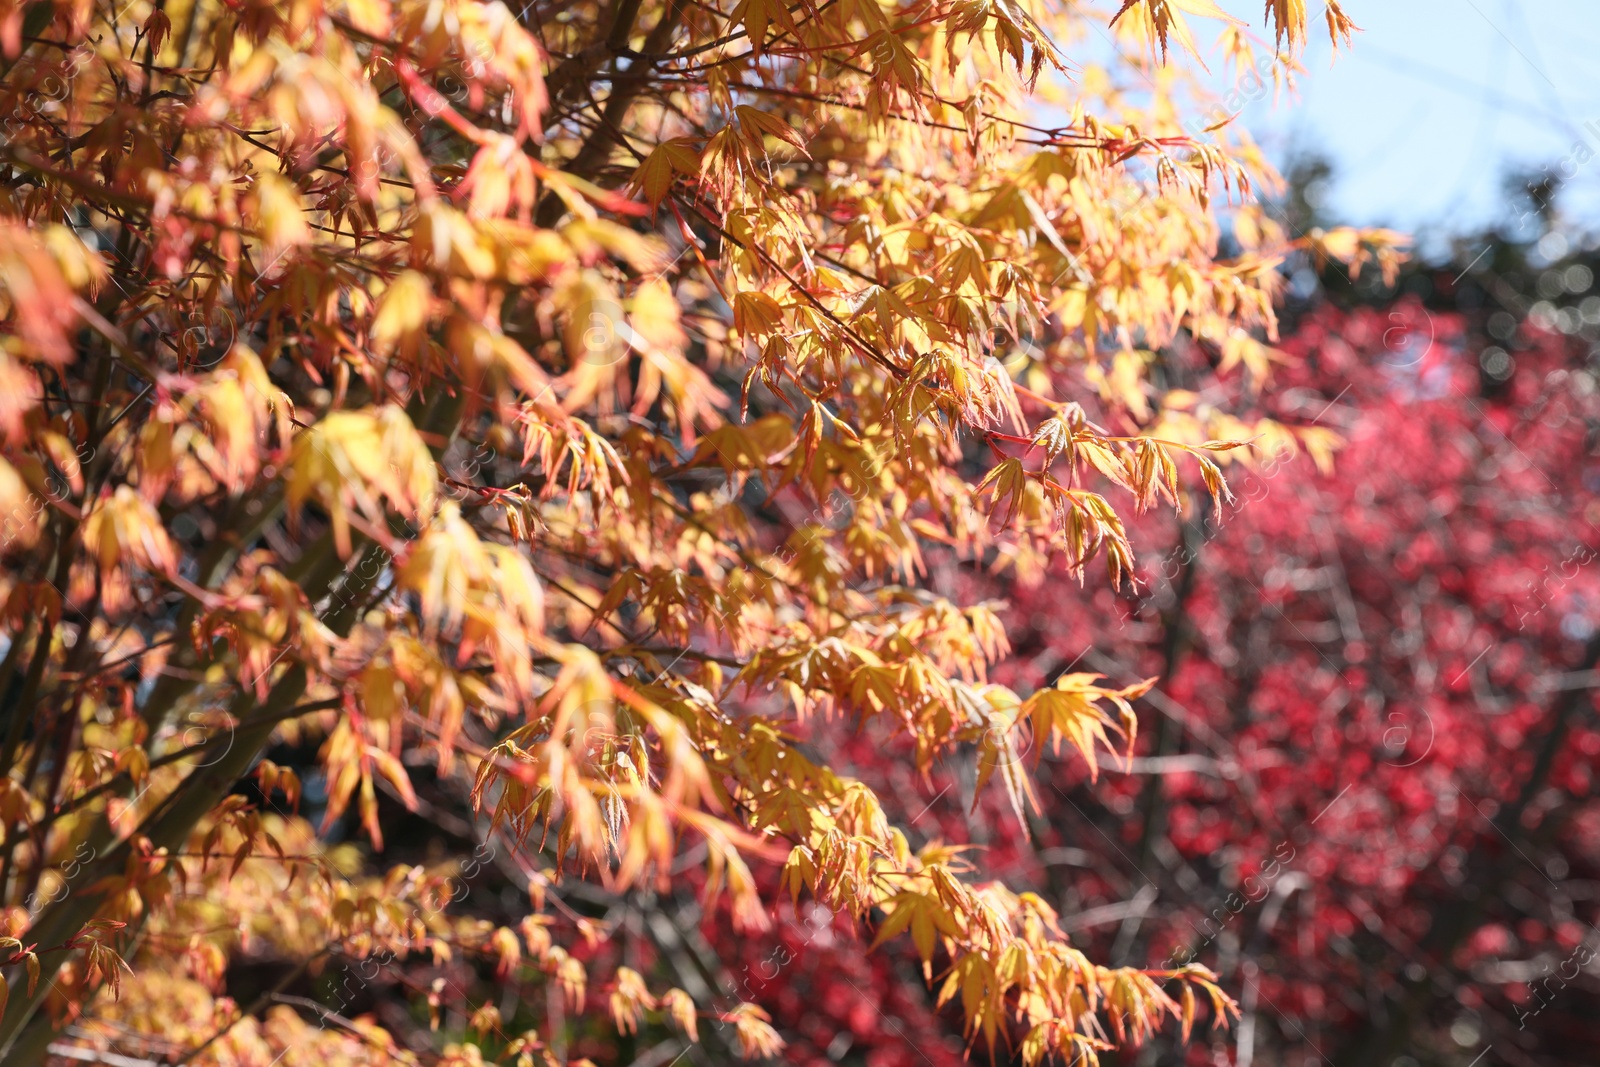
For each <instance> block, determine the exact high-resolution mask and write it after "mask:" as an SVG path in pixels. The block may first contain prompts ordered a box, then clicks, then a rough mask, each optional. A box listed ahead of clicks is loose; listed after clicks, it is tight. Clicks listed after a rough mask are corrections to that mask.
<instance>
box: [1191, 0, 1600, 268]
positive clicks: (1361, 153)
mask: <svg viewBox="0 0 1600 1067" xmlns="http://www.w3.org/2000/svg"><path fill="white" fill-rule="evenodd" d="M1226 6H1228V7H1229V8H1230V9H1233V10H1235V11H1236V13H1238V14H1241V15H1244V14H1245V12H1244V11H1243V10H1242V8H1241V7H1240V5H1237V4H1228V5H1226ZM1307 6H1308V7H1309V8H1310V9H1311V11H1312V14H1313V17H1314V18H1316V19H1317V25H1318V28H1319V29H1320V28H1321V18H1320V16H1321V8H1322V5H1321V3H1320V2H1318V0H1311V2H1310V3H1309V4H1308V5H1307ZM1343 6H1344V8H1345V10H1346V12H1347V13H1348V14H1349V15H1350V16H1351V17H1352V18H1353V19H1354V20H1355V21H1356V23H1357V24H1358V25H1360V26H1361V27H1362V29H1363V30H1364V32H1363V33H1360V34H1357V35H1356V40H1355V47H1354V49H1353V51H1347V52H1344V53H1342V54H1341V55H1340V56H1339V58H1338V59H1337V61H1333V62H1331V65H1330V59H1331V54H1330V49H1329V46H1328V43H1327V39H1326V37H1325V36H1320V35H1319V36H1317V37H1316V38H1315V39H1314V42H1313V44H1312V46H1311V47H1310V48H1309V49H1308V50H1307V54H1306V56H1305V61H1304V62H1305V67H1306V74H1305V75H1304V76H1303V77H1302V78H1301V80H1300V84H1299V98H1298V99H1297V100H1290V99H1288V98H1285V99H1284V100H1282V101H1279V102H1277V103H1274V101H1273V100H1272V99H1271V94H1270V93H1269V94H1265V95H1264V98H1263V99H1261V100H1258V101H1256V102H1253V103H1250V104H1248V105H1247V106H1246V107H1245V109H1244V112H1243V114H1242V115H1241V116H1240V121H1241V122H1243V123H1244V124H1246V125H1247V126H1248V127H1249V128H1250V129H1251V130H1252V132H1253V133H1254V134H1255V135H1256V137H1257V139H1258V140H1259V141H1260V142H1261V143H1262V145H1263V147H1264V148H1266V149H1267V151H1268V153H1269V155H1270V156H1271V158H1272V159H1273V160H1274V161H1277V162H1280V163H1281V162H1282V161H1284V160H1285V159H1287V158H1290V157H1291V156H1292V155H1293V154H1295V153H1296V152H1306V151H1311V150H1314V151H1317V152H1319V153H1320V154H1322V155H1324V156H1326V157H1328V158H1329V159H1331V160H1333V161H1335V162H1336V165H1337V167H1338V172H1337V175H1336V178H1335V180H1334V181H1333V183H1332V185H1331V188H1329V190H1328V195H1327V196H1326V198H1325V201H1324V204H1325V207H1326V208H1327V210H1328V212H1329V214H1330V215H1331V216H1332V217H1334V218H1336V219H1338V220H1339V221H1343V222H1349V223H1356V224H1363V225H1391V226H1396V227H1398V228H1400V229H1404V230H1407V231H1410V232H1414V233H1417V234H1418V235H1419V236H1431V237H1432V238H1433V239H1434V240H1435V241H1437V240H1439V239H1440V238H1442V237H1445V236H1447V235H1449V234H1453V233H1461V232H1463V231H1468V230H1471V229H1473V228H1474V227H1478V226H1482V225H1484V224H1486V223H1489V222H1491V221H1495V220H1497V219H1502V218H1504V217H1506V216H1507V215H1508V214H1509V213H1510V212H1511V209H1510V206H1509V204H1508V198H1507V195H1506V193H1505V191H1504V188H1503V179H1504V177H1505V175H1506V174H1507V173H1508V172H1509V171H1511V170H1514V169H1517V168H1526V169H1540V168H1543V167H1545V166H1547V165H1559V164H1560V162H1561V161H1562V160H1567V161H1568V167H1569V169H1570V170H1572V171H1574V172H1575V174H1574V176H1573V177H1572V178H1571V180H1570V182H1569V183H1568V187H1567V192H1566V194H1565V195H1564V196H1563V198H1562V199H1561V200H1560V201H1559V203H1560V205H1561V208H1562V212H1563V214H1564V216H1565V217H1566V218H1567V219H1568V220H1569V221H1570V222H1571V223H1573V224H1574V225H1575V226H1576V227H1577V228H1578V229H1580V230H1585V231H1590V232H1593V231H1595V230H1600V0H1344V4H1343ZM1252 7H1253V8H1254V7H1256V5H1252ZM1259 14H1260V12H1259V10H1252V11H1251V12H1249V15H1251V16H1257V17H1258V16H1259ZM1258 21H1259V20H1258ZM1196 29H1197V30H1199V29H1200V27H1199V26H1198V25H1197V26H1196ZM1197 37H1200V34H1198V33H1197ZM1201 39H1202V40H1203V39H1205V38H1204V37H1201ZM1208 63H1210V65H1211V67H1212V69H1213V70H1216V71H1219V72H1220V71H1221V69H1222V67H1221V64H1220V63H1216V62H1211V60H1210V57H1208ZM1216 82H1217V84H1218V86H1219V88H1223V89H1226V88H1228V87H1229V86H1228V79H1227V78H1226V77H1224V76H1222V75H1221V74H1220V73H1219V75H1218V77H1217V78H1216ZM1589 123H1592V124H1593V125H1592V127H1589V128H1586V124H1589ZM1580 146H1581V147H1580ZM1575 148H1576V149H1577V151H1576V152H1575V151H1574V149H1575ZM1589 154H1593V155H1594V157H1595V158H1593V159H1590V160H1588V161H1587V162H1585V163H1582V164H1580V163H1579V162H1578V161H1579V160H1580V159H1582V158H1583V157H1585V156H1587V155H1589ZM1430 243H1431V242H1430Z"/></svg>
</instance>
